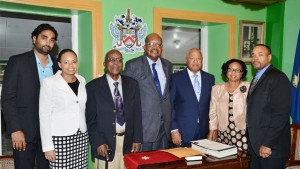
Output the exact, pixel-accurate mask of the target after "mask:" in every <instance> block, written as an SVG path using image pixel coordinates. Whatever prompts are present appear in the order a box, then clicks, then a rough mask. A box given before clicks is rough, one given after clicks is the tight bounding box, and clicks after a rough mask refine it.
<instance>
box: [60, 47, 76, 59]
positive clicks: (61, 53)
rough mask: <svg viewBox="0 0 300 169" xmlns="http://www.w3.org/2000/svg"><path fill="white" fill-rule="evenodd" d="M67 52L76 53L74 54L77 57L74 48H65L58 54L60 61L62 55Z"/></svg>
mask: <svg viewBox="0 0 300 169" xmlns="http://www.w3.org/2000/svg"><path fill="white" fill-rule="evenodd" d="M67 52H71V53H74V55H75V56H76V57H77V54H76V53H75V52H74V51H73V50H72V49H64V50H62V51H60V52H59V54H58V62H60V60H61V56H62V55H63V54H65V53H67Z"/></svg>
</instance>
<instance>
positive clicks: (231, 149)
mask: <svg viewBox="0 0 300 169" xmlns="http://www.w3.org/2000/svg"><path fill="white" fill-rule="evenodd" d="M191 143H192V144H191V145H192V148H193V149H195V150H198V151H201V152H203V153H205V154H207V155H210V156H213V157H216V158H224V157H228V156H232V155H235V154H237V147H235V146H231V145H227V144H223V143H219V142H214V141H211V140H208V139H202V140H196V141H192V142H191Z"/></svg>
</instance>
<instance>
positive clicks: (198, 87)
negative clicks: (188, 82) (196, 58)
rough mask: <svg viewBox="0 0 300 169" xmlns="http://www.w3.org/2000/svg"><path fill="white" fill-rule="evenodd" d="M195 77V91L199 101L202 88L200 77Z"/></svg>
mask: <svg viewBox="0 0 300 169" xmlns="http://www.w3.org/2000/svg"><path fill="white" fill-rule="evenodd" d="M193 76H194V90H195V93H196V96H197V100H198V101H199V99H200V94H201V87H200V83H199V81H198V75H193Z"/></svg>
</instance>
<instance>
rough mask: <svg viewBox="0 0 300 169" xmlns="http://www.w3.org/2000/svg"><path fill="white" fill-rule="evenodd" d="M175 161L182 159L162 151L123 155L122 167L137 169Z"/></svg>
mask: <svg viewBox="0 0 300 169" xmlns="http://www.w3.org/2000/svg"><path fill="white" fill-rule="evenodd" d="M177 160H182V159H181V158H178V157H176V156H174V155H172V154H170V153H167V152H163V151H149V152H141V153H133V154H125V155H124V165H125V168H126V169H137V168H138V166H139V165H144V164H156V163H164V162H171V161H177Z"/></svg>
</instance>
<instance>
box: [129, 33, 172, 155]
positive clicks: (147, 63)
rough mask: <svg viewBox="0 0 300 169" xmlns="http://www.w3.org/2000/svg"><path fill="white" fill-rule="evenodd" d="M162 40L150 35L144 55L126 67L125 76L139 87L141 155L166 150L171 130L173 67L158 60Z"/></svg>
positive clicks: (157, 36) (153, 34)
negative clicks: (171, 78)
mask: <svg viewBox="0 0 300 169" xmlns="http://www.w3.org/2000/svg"><path fill="white" fill-rule="evenodd" d="M162 47H163V44H162V39H161V37H160V36H159V35H158V34H156V33H152V34H149V35H148V36H147V37H146V40H145V46H144V51H145V52H144V55H142V56H140V57H138V58H135V59H132V60H130V61H128V62H127V63H126V66H125V70H124V72H123V74H124V75H127V76H130V77H132V78H134V79H136V80H137V81H138V83H139V87H140V94H141V102H142V118H143V144H142V151H150V150H156V149H165V148H168V141H169V139H170V128H171V102H170V94H169V79H170V76H171V73H172V63H171V62H169V61H168V60H166V59H163V58H162V57H161V53H162Z"/></svg>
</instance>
